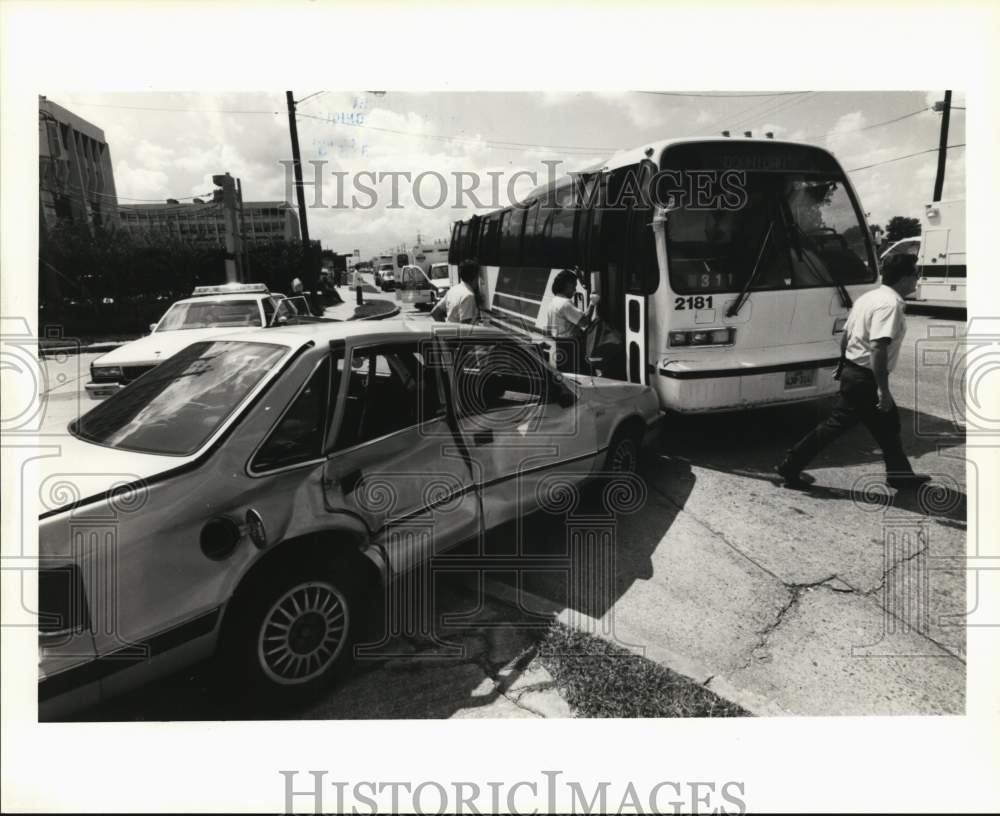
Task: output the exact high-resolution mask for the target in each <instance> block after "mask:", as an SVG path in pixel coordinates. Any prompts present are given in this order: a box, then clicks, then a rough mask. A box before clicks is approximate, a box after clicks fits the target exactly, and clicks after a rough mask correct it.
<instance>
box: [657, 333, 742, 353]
mask: <svg viewBox="0 0 1000 816" xmlns="http://www.w3.org/2000/svg"><path fill="white" fill-rule="evenodd" d="M667 342H668V344H669V346H670V347H671V348H676V347H678V346H731V345H733V343H735V342H736V329H734V328H728V329H705V330H698V331H672V332H670V334H669V336H668V341H667Z"/></svg>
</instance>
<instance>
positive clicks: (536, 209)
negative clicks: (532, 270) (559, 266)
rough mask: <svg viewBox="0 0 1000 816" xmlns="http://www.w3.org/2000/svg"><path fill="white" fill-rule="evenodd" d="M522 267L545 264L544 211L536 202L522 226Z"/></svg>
mask: <svg viewBox="0 0 1000 816" xmlns="http://www.w3.org/2000/svg"><path fill="white" fill-rule="evenodd" d="M522 257H523V265H524V266H546V265H547V264H546V262H545V210H544V208H543V207H542V206H541V203H540V202H538V201H536V202H535V203H534V204H532V205H531V208H530V209H529V210H528V217H527V220H526V222H525V225H524V251H523V255H522Z"/></svg>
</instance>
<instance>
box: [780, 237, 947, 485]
mask: <svg viewBox="0 0 1000 816" xmlns="http://www.w3.org/2000/svg"><path fill="white" fill-rule="evenodd" d="M916 287H917V269H916V258H915V257H914V256H913V255H895V256H892V257H890V258H887V259H886V261H885V264H884V265H883V267H882V285H881V286H879V287H878V288H877V289H873V290H871V291H870V292H866V293H865V294H863V295H862V296H861V297H859V298H858V299H857V301H856V302H855V304H854V308H853V309H851V314H850V315H849V316H848V318H847V325H846V326H844V335H843V337H842V338H841V340H840V355H841V357H840V365H839V366H838V368H837V372H838V378H839V379H840V394H839V396H838V397H837V401H836V403H835V405H834V407H833V412H832V413H831V414H830V416H829V417H828V418H827V419H826V420H825V421H823V422H821V423H820V424H819V425H817V426H816V428H815V429H814V430H812V431H810V432H809V433H808V434H806V435H805V436H804V437H803V438H802V439H801V440H800V441H799V442H798V444H796V445H795V446H794V447H793V448H792V449H791V450H790V451H789V452H788V455H787V456H786V457H785V459H784V461H783V462H782V463H781V464H779V465H778V466H777V468H775V470H776V471H777V472H778V474H779V475H780V476H781V477H782V478H784V480H785V485H786V486H788V487H792V488H797V489H802V488H805V487H808V486H809V484H810V481H809V480H808V479H807V478H803V474H802V469H803V468H805V466H806V465H807V464H808V463H809V462H810V461H811V460H812V459H813V457H814V456H816V454H817V453H818V452H819V451H820V450H821V449H822V448H824V447H825V446H826V445H828V444H829V443H830V442H832V441H833V440H834V439H836V438H837V437H838V436H840V435H841V434H843V433H844V432H845V431H847V430H848V429H850V428H852V427H853V426H855V425H857V423H858V422H862V423H864V425H865V427H866V428H867V429H868V430H869V432H870V433H871V435H872V436H874V437H875V441H876V442H877V443H878V445H879V447H880V448H881V449H882V458H883V459H884V460H885V470H886V481H887V482H888V483H889V485H890V486H891V487H895V488H897V489H902V488H907V487H917V486H919V485H920V484H923V483H924V482H926V481H929V480H930V477H929V476H924V475H922V474H916V473H914V472H913V468H912V467H910V461H909V460H908V459H907V458H906V454H905V453H904V452H903V444H902V441H901V440H900V435H899V431H900V426H899V411H898V410H897V409H896V403H895V401H894V400H893V398H892V393H891V392H890V391H889V373H890V372H891V371H892V370H893V368H895V366H896V360H897V359H899V349H900V346H901V345H902V342H903V337H904V335H905V334H906V321H905V317H904V305H903V298H904V297H905V296H906V295H908V294H910V293H912V292H913V291H914V290H915V289H916Z"/></svg>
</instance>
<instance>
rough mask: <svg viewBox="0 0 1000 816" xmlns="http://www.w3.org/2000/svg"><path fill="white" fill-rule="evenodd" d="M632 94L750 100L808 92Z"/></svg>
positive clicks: (645, 92)
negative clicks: (759, 97) (757, 97)
mask: <svg viewBox="0 0 1000 816" xmlns="http://www.w3.org/2000/svg"><path fill="white" fill-rule="evenodd" d="M634 93H644V94H653V95H655V96H693V97H697V98H699V99H751V98H753V97H755V96H793V95H795V94H800V93H808V91H776V92H774V93H732V94H727V93H688V92H686V91H634Z"/></svg>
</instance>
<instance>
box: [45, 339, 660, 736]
mask: <svg viewBox="0 0 1000 816" xmlns="http://www.w3.org/2000/svg"><path fill="white" fill-rule="evenodd" d="M659 416H660V410H659V405H658V402H657V397H656V394H655V392H654V391H653V390H652V389H651V388H649V387H648V386H644V385H637V384H633V383H623V382H618V381H615V380H603V379H600V378H597V377H585V376H575V375H574V376H565V375H560V374H559V373H558V372H556V371H555V369H553V368H551V367H550V366H549V365H548V364H547V362H545V361H544V360H543V359H542V357H541V355H540V354H539V353H538V350H537V349H536V348H535V347H534V346H532V345H530V344H528V343H527V342H525V341H523V340H521V339H519V338H514V337H512V336H511V335H509V334H506V333H503V332H501V331H499V330H497V329H489V328H484V327H473V326H457V325H450V326H445V325H439V324H436V323H431V322H429V321H419V322H417V321H405V320H385V321H379V322H377V323H362V322H332V321H331V322H326V323H322V324H313V325H305V324H302V325H293V326H288V327H284V328H274V329H269V330H267V331H245V332H237V333H233V334H229V335H227V336H224V337H213V338H211V339H207V340H203V341H201V342H198V343H195V344H193V345H190V346H187V347H186V348H184V349H183V350H181V351H180V352H178V353H177V354H175V355H174V356H173V357H172V358H171V359H170V360H168V361H166V362H165V363H163V364H162V365H161V366H160V367H159V368H158V369H157V370H156V371H155V372H154V373H153V374H150V375H149V376H148V377H144V378H142V379H140V380H138V381H136V382H134V383H132V384H131V385H129V386H127V387H126V388H124V389H122V390H121V391H120V392H118V393H117V394H114V395H113V396H111V397H109V398H108V399H107V400H105V401H104V402H101V403H98V404H97V405H96V406H94V407H93V408H92V409H91V410H90V411H89V412H87V413H86V414H84V415H83V416H82V417H80V419H78V420H76V421H75V422H74V423H73V424H72V425H71V426H70V428H69V430H70V433H71V434H72V436H71V437H70V438H69V439H67V440H66V441H65V442H64V443H63V444H62V446H63V454H62V455H61V456H59V457H49V458H45V459H41V460H39V462H40V463H41V464H42V466H43V468H44V472H43V473H42V474H41V477H42V481H41V485H42V488H41V491H42V493H41V495H42V496H43V506H42V512H41V514H40V519H39V562H40V563H39V606H38V609H39V611H40V623H39V640H40V654H41V665H40V677H39V707H40V716H41V717H42V718H43V719H50V718H54V717H55V718H57V717H61V716H64V715H65V714H66V713H68V712H69V711H70V710H71V709H73V708H78V707H81V706H84V705H87V704H93V703H97V702H100V701H101V700H104V699H106V698H109V697H111V696H113V695H115V694H118V693H121V692H123V691H125V690H126V689H128V688H130V687H133V686H136V685H138V684H141V683H143V682H147V681H149V680H152V679H154V678H156V677H159V676H163V675H165V674H167V673H170V672H174V671H178V670H180V669H181V668H183V667H185V666H187V665H190V664H191V663H193V662H195V661H198V660H200V659H202V658H205V657H208V656H210V655H212V654H215V653H220V652H221V654H222V656H223V658H224V659H223V660H222V661H220V664H221V665H222V666H224V667H226V670H227V672H232V675H233V678H234V679H233V685H232V686H231V687H230V688H231V690H232V693H233V694H234V695H237V694H242V693H243V692H245V691H251V690H253V691H257V692H261V693H263V697H264V699H267V698H274V697H279V698H284V699H287V700H301V699H302V695H304V694H306V693H307V692H309V691H311V690H316V689H318V688H322V687H323V686H324V685H325V684H326V683H327V682H328V681H329V680H330V678H331V677H332V675H334V674H335V673H336V672H337V671H338V669H339V668H342V667H344V666H345V664H347V663H349V662H350V661H351V659H352V657H353V655H354V649H353V648H352V647H353V645H354V643H355V642H356V640H357V638H358V634H359V632H361V631H365V628H364V627H363V626H362V625H361V624H362V623H363V621H364V619H365V617H366V616H368V615H371V614H375V613H376V612H377V610H378V609H379V608H381V607H382V601H383V600H385V601H386V602H388V600H389V598H391V597H392V596H389V598H387V597H386V595H385V593H386V592H387V591H388V590H389V589H390V588H394V589H393V591H413V588H414V586H415V584H414V583H413V580H415V579H414V578H413V576H414V575H415V574H424V575H431V577H433V570H434V569H441V570H451V569H454V558H453V557H450V558H448V559H446V560H445V561H444V562H442V561H438V560H435V556H436V555H437V554H439V553H442V552H444V551H450V550H452V549H453V548H455V547H457V546H458V545H460V544H462V543H464V542H470V541H477V540H479V539H480V537H481V536H482V535H483V534H484V532H485V531H486V530H489V529H492V528H494V527H496V526H498V525H502V524H506V523H509V522H511V521H512V520H514V519H517V518H520V517H522V516H524V515H525V514H527V513H531V512H533V511H535V510H538V509H543V510H546V509H547V510H548V511H549V512H560V510H559V509H558V508H559V507H560V506H561V507H562V511H563V512H565V510H566V506H565V505H564V501H563V500H564V499H566V498H567V497H570V496H571V494H572V493H573V492H574V490H575V489H576V485H579V484H581V483H583V482H585V481H587V480H590V479H592V478H594V477H597V476H601V475H602V474H607V475H608V478H610V479H611V480H612V482H611V484H609V485H608V487H607V488H606V490H610V491H611V492H617V491H618V489H619V488H620V487H622V486H626V485H627V486H628V487H629V488H637V489H636V490H629V491H628V492H629V495H631V496H641V495H642V494H643V492H644V491H643V490H642V488H641V486H639V485H638V484H637V482H636V480H638V479H639V478H640V477H638V476H637V475H635V474H634V472H633V471H634V468H635V464H636V460H637V456H638V453H639V449H640V446H641V444H642V441H643V438H644V436H645V435H646V434H647V433H648V432H650V429H651V428H653V424H654V423H655V422H656V420H657V419H658V418H659ZM654 433H655V431H654ZM67 467H69V472H68V471H67ZM56 488H58V489H56ZM607 501H608V502H609V507H612V509H613V506H614V501H616V499H614V497H612V498H610V499H608V500H607ZM597 509H598V510H600V509H601V508H597ZM591 512H592V511H591ZM417 568H421V569H420V572H419V573H414V572H413V571H414V570H415V569H417ZM403 576H408V577H407V578H406V580H405V581H401V582H399V583H397V579H400V578H402V577H403ZM407 587H409V589H407ZM369 631H370V630H369Z"/></svg>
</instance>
